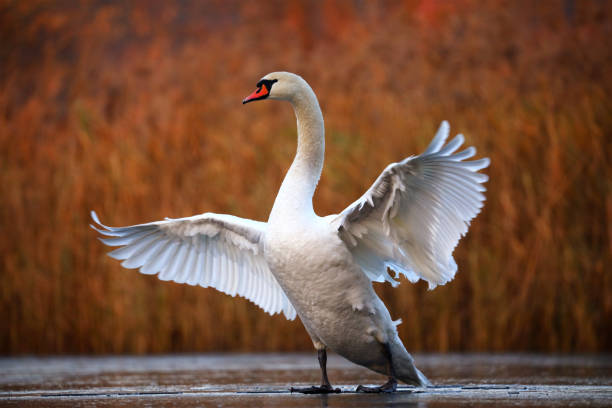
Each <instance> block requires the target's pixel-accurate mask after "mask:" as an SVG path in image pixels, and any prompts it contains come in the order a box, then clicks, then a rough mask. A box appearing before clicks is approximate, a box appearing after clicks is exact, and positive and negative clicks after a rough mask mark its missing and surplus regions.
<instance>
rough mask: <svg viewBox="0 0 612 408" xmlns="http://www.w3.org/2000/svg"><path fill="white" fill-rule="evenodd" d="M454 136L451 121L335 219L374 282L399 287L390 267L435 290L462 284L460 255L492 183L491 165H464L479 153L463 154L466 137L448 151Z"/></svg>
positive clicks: (486, 161)
mask: <svg viewBox="0 0 612 408" xmlns="http://www.w3.org/2000/svg"><path fill="white" fill-rule="evenodd" d="M448 133H449V125H448V123H447V122H446V121H444V122H442V125H441V126H440V129H439V130H438V132H437V134H436V136H435V137H434V139H433V140H432V142H431V144H430V145H429V147H428V148H427V150H425V152H424V153H423V154H421V155H420V156H414V157H409V158H407V159H405V160H403V161H401V162H399V163H393V164H391V165H389V166H388V167H387V168H386V169H385V170H384V171H383V172H382V174H381V175H380V176H379V177H378V179H377V180H376V182H374V184H373V185H372V187H370V189H369V190H368V191H367V192H366V193H365V194H364V195H363V196H362V197H361V198H360V199H359V200H357V201H355V202H354V203H353V204H351V205H350V206H349V207H348V208H347V209H345V210H344V211H343V212H342V213H341V214H339V215H337V216H335V217H329V220H330V222H331V224H332V225H334V226H335V227H337V228H338V233H339V234H340V237H341V238H342V239H343V240H344V242H345V243H346V244H347V246H348V247H349V248H350V250H351V252H352V253H353V256H354V257H355V259H356V261H357V262H358V263H359V264H360V266H361V267H362V269H363V270H364V272H365V273H366V274H367V275H368V276H369V277H370V278H371V279H372V280H375V281H383V280H388V281H390V282H392V283H395V281H394V280H393V278H391V276H389V274H388V272H387V267H390V268H391V269H393V270H395V271H396V272H400V273H403V274H404V275H405V276H406V277H407V278H408V279H409V280H411V281H412V282H416V281H417V280H419V278H420V279H424V280H426V281H427V282H429V287H430V288H433V287H435V286H436V285H443V284H445V283H446V282H448V281H450V280H451V279H453V277H454V276H455V272H456V271H457V264H456V263H455V261H454V259H453V257H452V252H453V249H454V248H455V246H456V245H457V242H458V241H459V238H461V237H462V236H463V235H465V233H466V232H467V230H468V226H469V223H470V220H472V218H474V217H475V216H476V214H478V212H479V211H480V208H481V207H482V206H483V201H484V199H485V197H484V195H483V194H482V192H483V191H485V188H484V186H483V185H482V183H484V182H486V181H487V180H488V177H487V176H486V175H485V174H481V173H478V170H481V169H483V168H485V167H487V166H488V165H489V159H488V158H485V159H480V160H473V161H464V160H465V159H468V158H470V157H472V156H474V154H475V153H476V149H474V148H473V147H468V148H467V149H465V150H463V151H461V152H456V150H457V149H458V148H459V147H460V146H461V144H462V143H463V136H462V135H457V136H456V137H455V138H454V139H453V140H451V141H450V142H449V143H448V144H447V145H446V146H444V147H443V145H444V142H445V141H446V139H447V137H448Z"/></svg>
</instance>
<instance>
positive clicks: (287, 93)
mask: <svg viewBox="0 0 612 408" xmlns="http://www.w3.org/2000/svg"><path fill="white" fill-rule="evenodd" d="M304 88H306V89H309V88H310V87H309V86H308V84H307V83H306V81H304V80H303V79H302V77H300V76H299V75H295V74H292V73H290V72H272V73H270V74H268V75H266V76H264V77H263V78H261V79H260V80H259V82H258V83H257V89H256V90H255V91H254V92H253V93H252V94H250V95H249V96H247V97H246V98H244V100H243V101H242V103H243V104H244V103H249V102H253V101H259V100H262V99H277V100H282V101H293V99H294V98H295V96H296V95H298V94H299V93H300V92H303V90H304Z"/></svg>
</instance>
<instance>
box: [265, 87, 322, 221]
mask: <svg viewBox="0 0 612 408" xmlns="http://www.w3.org/2000/svg"><path fill="white" fill-rule="evenodd" d="M290 102H291V104H292V105H293V110H294V111H295V116H296V118H297V130H298V144H297V153H296V155H295V158H294V159H293V163H292V164H291V167H290V168H289V171H288V172H287V175H286V176H285V179H284V180H283V184H282V185H281V188H280V190H279V192H278V195H277V196H276V201H275V202H274V207H273V208H272V212H271V213H270V220H269V221H270V222H274V221H275V220H279V221H280V220H283V221H286V220H288V219H293V220H299V219H307V218H308V217H313V216H314V215H315V214H314V209H313V207H312V196H313V195H314V192H315V189H316V187H317V183H318V182H319V178H320V177H321V171H322V169H323V157H324V154H325V128H324V124H323V114H322V113H321V108H320V107H319V102H318V101H317V97H316V96H315V94H314V92H313V91H312V89H311V88H310V87H309V86H306V88H304V89H302V91H301V92H299V93H298V94H297V95H295V97H294V98H292V100H291V101H290Z"/></svg>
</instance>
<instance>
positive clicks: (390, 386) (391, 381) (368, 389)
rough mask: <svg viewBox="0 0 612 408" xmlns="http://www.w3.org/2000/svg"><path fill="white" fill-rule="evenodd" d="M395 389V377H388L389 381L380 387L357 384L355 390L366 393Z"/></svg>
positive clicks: (388, 391)
mask: <svg viewBox="0 0 612 408" xmlns="http://www.w3.org/2000/svg"><path fill="white" fill-rule="evenodd" d="M396 390H397V381H396V380H395V378H389V381H387V382H386V383H384V384H383V385H381V386H380V387H366V386H364V385H359V386H358V387H357V389H356V390H355V391H356V392H366V393H376V394H380V393H383V392H384V393H391V392H395V391H396Z"/></svg>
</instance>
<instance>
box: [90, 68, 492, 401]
mask: <svg viewBox="0 0 612 408" xmlns="http://www.w3.org/2000/svg"><path fill="white" fill-rule="evenodd" d="M262 100H279V101H286V102H289V103H290V104H291V105H292V107H293V111H294V113H295V116H296V120H297V151H296V154H295V157H294V160H293V162H292V164H291V166H290V167H289V169H288V171H287V173H286V175H285V178H284V180H283V182H282V185H281V187H280V189H279V191H278V194H277V196H276V199H275V201H274V204H273V207H272V209H271V211H270V215H269V218H268V220H267V221H266V222H262V221H254V220H250V219H245V218H240V217H236V216H233V215H227V214H216V213H210V212H207V213H203V214H200V215H195V216H192V217H186V218H175V219H172V218H166V219H164V220H162V221H156V222H149V223H144V224H138V225H131V226H125V227H109V226H105V225H104V224H102V223H101V222H100V220H99V218H98V216H97V214H96V213H95V212H94V211H92V212H91V217H92V219H93V221H94V223H95V225H94V224H90V226H91V227H92V228H93V229H95V230H96V231H97V232H98V233H100V234H102V235H103V237H100V238H99V239H100V240H101V241H102V242H103V243H104V244H106V245H109V246H118V247H119V248H118V249H114V250H113V251H112V252H110V253H109V254H108V255H109V256H111V257H112V258H115V259H118V260H122V261H123V262H122V263H121V265H122V266H123V267H125V268H133V269H139V270H140V272H141V273H143V274H146V275H157V276H158V278H159V279H161V280H163V281H174V282H178V283H186V284H189V285H199V286H202V287H213V288H215V289H217V290H219V291H221V292H223V293H226V294H229V295H231V296H235V295H239V296H241V297H244V298H246V299H248V300H250V301H251V302H253V303H255V304H256V305H258V306H259V307H261V308H262V309H263V310H264V311H265V312H267V313H269V314H271V315H274V314H277V313H278V314H280V313H282V314H284V316H285V317H286V318H287V319H289V320H293V319H295V318H296V317H299V318H300V320H301V322H302V323H303V325H304V327H305V329H306V331H307V333H308V335H309V336H310V338H311V340H312V343H313V346H314V348H315V350H316V351H317V356H318V360H319V366H320V370H321V385H320V386H311V387H305V388H297V387H292V388H291V391H292V392H300V393H305V394H318V393H338V392H341V389H340V388H334V387H333V386H332V385H331V383H330V381H329V379H328V376H327V351H328V350H330V351H334V352H335V353H337V354H339V355H341V356H343V357H344V358H346V359H348V360H349V361H351V362H353V363H355V364H358V365H361V366H364V367H367V368H369V369H371V370H373V371H375V372H378V373H380V374H383V375H386V376H387V377H388V379H387V381H386V382H385V383H384V384H383V385H381V386H364V385H359V386H358V387H357V388H356V390H355V391H358V392H365V393H381V392H384V393H387V392H394V391H396V390H397V384H398V381H402V382H404V383H406V384H409V385H413V386H416V387H427V386H429V385H431V383H430V381H429V380H428V379H427V377H426V376H425V375H424V374H423V373H422V372H421V371H419V369H417V367H416V366H415V363H414V359H413V357H412V356H411V355H410V353H409V352H408V351H407V350H406V348H405V347H404V345H403V343H402V341H401V339H400V338H399V335H398V331H397V327H396V326H397V325H398V324H399V323H400V322H401V319H399V320H395V321H394V320H393V319H392V318H391V315H390V313H389V311H388V309H387V308H386V306H385V304H384V303H383V302H382V300H381V299H380V298H379V297H378V296H377V294H376V292H375V291H374V289H373V284H372V282H389V283H391V284H392V285H393V286H396V285H397V284H398V283H399V280H398V279H399V278H400V277H401V275H403V276H404V277H406V278H407V279H408V280H409V281H410V282H413V283H414V282H417V281H418V280H419V279H422V280H424V281H426V282H428V284H429V288H430V289H433V288H435V287H436V286H437V285H443V284H445V283H447V282H449V281H450V280H452V279H453V277H454V276H455V273H456V271H457V264H456V263H455V261H454V259H453V256H452V253H453V250H454V248H455V247H456V245H457V243H458V241H459V239H460V238H461V237H462V236H464V235H465V234H466V233H467V231H468V227H469V224H470V222H471V220H472V219H473V218H474V217H475V216H476V215H477V214H478V213H479V212H480V210H481V208H482V207H483V205H484V201H485V196H484V192H485V191H486V189H485V187H484V186H483V183H485V182H486V181H487V180H488V176H487V175H486V174H483V173H480V172H479V170H482V169H484V168H486V167H488V166H489V159H488V158H482V159H479V160H474V159H472V160H466V159H470V158H472V157H473V156H474V155H475V153H476V149H475V148H474V147H468V148H466V149H464V150H462V151H458V149H459V147H460V146H461V145H462V144H463V143H464V137H463V135H461V134H459V135H457V136H455V137H454V138H453V139H452V140H451V141H450V142H448V143H446V141H447V139H448V136H449V131H450V128H449V124H448V122H446V121H443V122H442V123H441V125H440V127H439V129H438V131H437V132H436V134H435V136H434V138H433V139H432V141H431V143H430V144H429V146H428V147H427V148H426V149H425V151H424V152H423V153H422V154H420V155H416V156H410V157H407V158H405V159H404V160H402V161H400V162H397V163H392V164H390V165H388V166H387V167H386V168H385V169H384V170H383V171H382V173H381V174H380V176H379V177H378V178H377V179H376V181H374V183H373V184H372V186H371V187H370V188H369V189H368V190H367V191H366V192H365V193H364V194H363V195H362V196H361V197H360V198H359V199H358V200H357V201H355V202H353V203H352V204H350V205H349V206H348V207H346V209H344V210H343V211H342V212H340V213H338V214H332V215H327V216H323V217H321V216H318V215H317V214H316V213H315V211H314V209H313V194H314V192H315V189H316V187H317V184H318V182H319V178H320V176H321V172H322V169H323V157H324V151H325V128H324V122H323V114H322V111H321V108H320V106H319V102H318V100H317V97H316V95H315V93H314V91H313V90H312V88H311V87H310V85H309V84H308V83H307V82H306V81H305V80H304V79H303V78H302V77H301V76H299V75H296V74H293V73H289V72H272V73H270V74H267V75H265V76H264V77H263V78H261V80H260V81H259V82H257V86H256V90H255V91H254V92H253V93H251V94H250V95H249V96H247V97H246V98H245V99H244V100H243V101H242V102H243V104H246V103H252V102H255V101H262ZM390 271H393V272H394V276H391V273H390Z"/></svg>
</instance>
